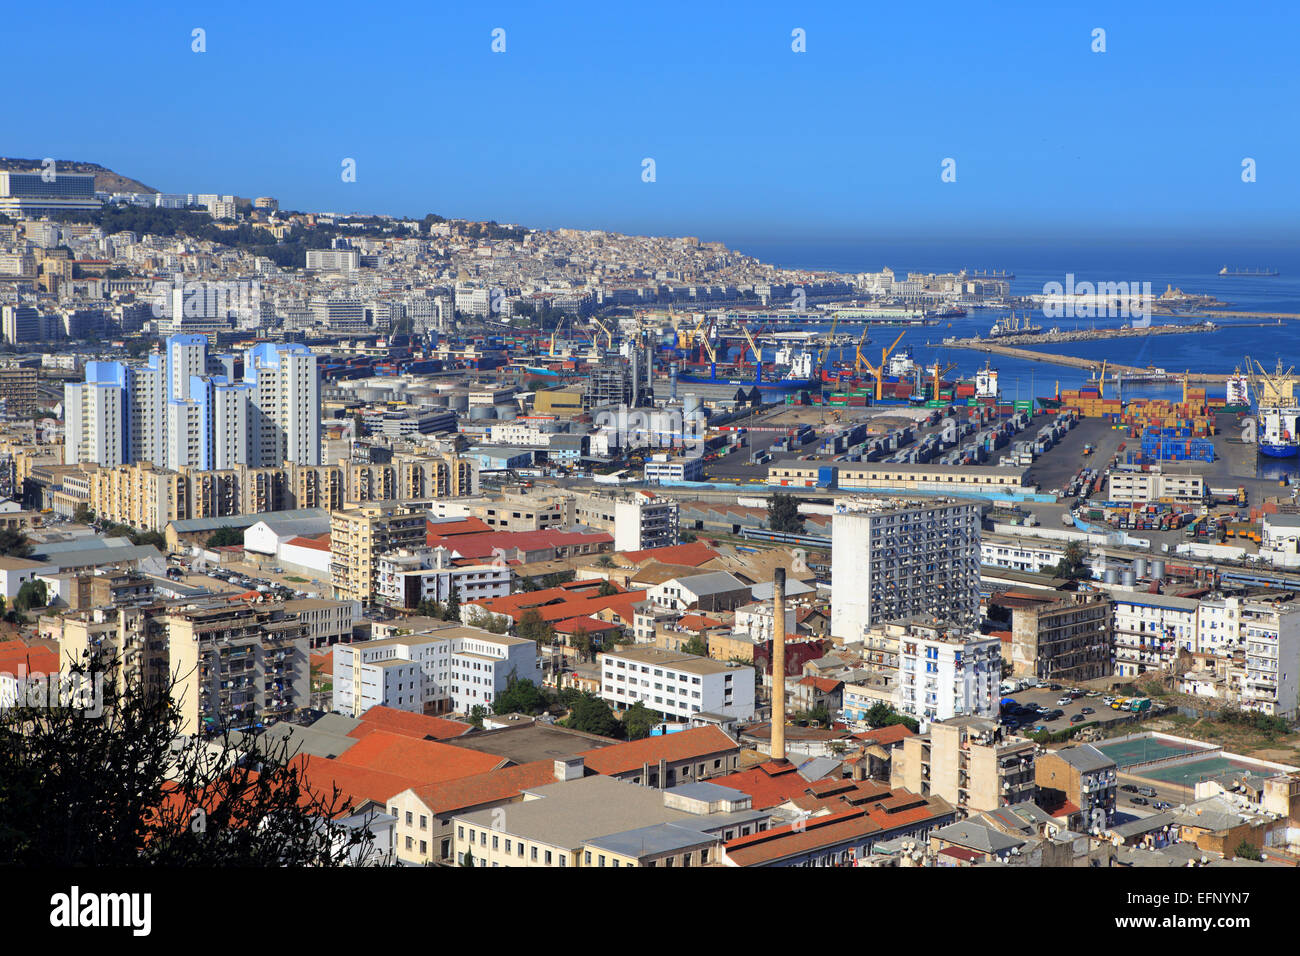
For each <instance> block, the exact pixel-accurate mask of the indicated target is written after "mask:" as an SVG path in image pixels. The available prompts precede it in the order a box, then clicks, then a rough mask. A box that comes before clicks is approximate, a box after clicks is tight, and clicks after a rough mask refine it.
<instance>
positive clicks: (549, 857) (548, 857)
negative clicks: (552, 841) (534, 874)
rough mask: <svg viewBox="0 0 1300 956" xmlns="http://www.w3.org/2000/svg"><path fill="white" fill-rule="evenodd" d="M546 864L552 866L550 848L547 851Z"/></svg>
mask: <svg viewBox="0 0 1300 956" xmlns="http://www.w3.org/2000/svg"><path fill="white" fill-rule="evenodd" d="M546 865H547V866H550V865H551V851H550V850H547V851H546Z"/></svg>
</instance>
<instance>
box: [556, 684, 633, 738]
mask: <svg viewBox="0 0 1300 956" xmlns="http://www.w3.org/2000/svg"><path fill="white" fill-rule="evenodd" d="M564 725H565V726H566V727H569V728H571V729H573V730H581V731H583V732H585V733H588V734H598V735H600V736H601V737H613V738H614V739H615V740H619V739H621V738H622V737H623V733H624V727H623V724H622V722H620V721H619V719H618V718H617V717H615V716H614V711H612V710H611V709H610V707H609V704H607V703H606V702H605V701H603V700H601V699H600V698H599V697H597V696H595V695H594V694H582V695H580V696H579V697H577V698H576V699H575V700H574V701H573V705H572V707H571V708H570V711H569V717H568V719H567V720H566V721H565V722H564Z"/></svg>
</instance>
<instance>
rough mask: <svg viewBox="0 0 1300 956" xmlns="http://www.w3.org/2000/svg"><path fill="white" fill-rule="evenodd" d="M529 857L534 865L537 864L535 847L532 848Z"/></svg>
mask: <svg viewBox="0 0 1300 956" xmlns="http://www.w3.org/2000/svg"><path fill="white" fill-rule="evenodd" d="M530 856H531V859H532V861H533V862H534V863H536V862H537V847H533V848H532V853H531V854H530Z"/></svg>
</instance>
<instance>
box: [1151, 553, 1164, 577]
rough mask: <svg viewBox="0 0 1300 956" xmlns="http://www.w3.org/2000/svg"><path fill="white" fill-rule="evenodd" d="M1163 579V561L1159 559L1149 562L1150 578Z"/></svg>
mask: <svg viewBox="0 0 1300 956" xmlns="http://www.w3.org/2000/svg"><path fill="white" fill-rule="evenodd" d="M1164 579H1165V563H1164V562H1163V561H1161V560H1160V559H1158V558H1157V559H1156V560H1154V561H1152V562H1151V580H1152V581H1163V580H1164Z"/></svg>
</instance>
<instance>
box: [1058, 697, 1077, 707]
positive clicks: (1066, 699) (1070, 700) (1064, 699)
mask: <svg viewBox="0 0 1300 956" xmlns="http://www.w3.org/2000/svg"><path fill="white" fill-rule="evenodd" d="M1073 702H1074V698H1073V697H1061V698H1059V699H1058V700H1057V701H1056V706H1057V707H1064V706H1065V705H1066V704H1071V703H1073Z"/></svg>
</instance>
